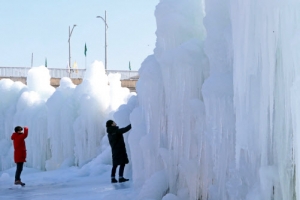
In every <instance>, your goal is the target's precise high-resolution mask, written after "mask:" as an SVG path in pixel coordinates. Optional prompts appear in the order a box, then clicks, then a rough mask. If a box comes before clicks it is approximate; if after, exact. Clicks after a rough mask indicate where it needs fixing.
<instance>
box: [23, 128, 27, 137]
mask: <svg viewBox="0 0 300 200" xmlns="http://www.w3.org/2000/svg"><path fill="white" fill-rule="evenodd" d="M27 136H28V127H27V126H25V127H24V134H23V138H24V139H25V138H27Z"/></svg>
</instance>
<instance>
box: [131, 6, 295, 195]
mask: <svg viewBox="0 0 300 200" xmlns="http://www.w3.org/2000/svg"><path fill="white" fill-rule="evenodd" d="M155 16H156V20H157V31H156V35H157V43H156V48H155V50H154V55H151V56H149V57H148V58H146V59H145V61H144V63H143V64H142V66H141V68H140V70H139V73H140V79H139V81H138V83H137V93H138V107H137V108H135V109H134V110H133V112H132V114H131V120H132V124H133V129H132V131H131V133H130V135H129V145H130V149H131V160H132V170H133V178H134V183H135V185H136V186H139V185H143V187H142V188H145V189H142V190H141V193H140V195H139V199H147V198H148V199H161V198H163V199H177V198H179V199H209V200H220V199H222V200H226V199H228V200H237V199H247V200H250V199H251V200H271V199H277V200H280V199H290V200H292V199H300V197H299V196H300V187H299V185H300V184H299V180H300V177H299V175H298V174H299V173H297V171H299V170H300V167H299V166H300V163H299V164H298V162H299V155H300V151H299V146H300V145H299V142H300V140H299V136H298V135H299V134H300V132H299V131H300V129H299V126H298V124H299V119H300V115H299V113H300V107H299V105H298V104H299V102H300V98H299V89H300V78H299V76H300V73H299V72H300V70H299V65H300V54H299V52H300V51H299V50H300V34H299V33H300V32H299V30H300V29H299V26H300V25H299V22H300V2H299V1H296V0H288V1H284V0H276V1H271V0H254V1H253V0H245V1H240V0H224V1H219V0H206V1H205V2H202V1H201V0H187V1H180V0H172V1H171V0H161V1H160V3H159V4H158V5H157V7H156V12H155ZM141 161H142V162H141ZM157 173H164V174H165V176H159V178H157ZM155 177H156V181H154V180H153V179H155ZM163 177H164V178H165V179H166V180H164V181H167V187H166V186H162V187H160V188H164V191H158V190H157V194H156V195H154V194H152V193H151V191H153V188H156V185H157V184H158V182H159V181H163V180H159V179H162V178H163ZM150 180H152V181H150ZM146 188H147V189H146ZM151 188H152V189H151Z"/></svg>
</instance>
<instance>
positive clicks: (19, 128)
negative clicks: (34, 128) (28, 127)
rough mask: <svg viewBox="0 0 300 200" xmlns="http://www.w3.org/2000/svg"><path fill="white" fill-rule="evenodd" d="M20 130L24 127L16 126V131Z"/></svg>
mask: <svg viewBox="0 0 300 200" xmlns="http://www.w3.org/2000/svg"><path fill="white" fill-rule="evenodd" d="M18 131H23V128H22V127H21V126H16V127H15V132H18Z"/></svg>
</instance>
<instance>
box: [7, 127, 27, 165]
mask: <svg viewBox="0 0 300 200" xmlns="http://www.w3.org/2000/svg"><path fill="white" fill-rule="evenodd" d="M27 136H28V128H27V127H24V133H13V134H12V136H11V139H12V140H13V141H14V149H15V153H14V159H15V163H18V162H26V145H25V138H27Z"/></svg>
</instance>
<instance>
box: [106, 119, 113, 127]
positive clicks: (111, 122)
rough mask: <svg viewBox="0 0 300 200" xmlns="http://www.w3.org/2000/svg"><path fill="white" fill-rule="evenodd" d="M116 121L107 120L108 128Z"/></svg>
mask: <svg viewBox="0 0 300 200" xmlns="http://www.w3.org/2000/svg"><path fill="white" fill-rule="evenodd" d="M113 123H114V121H113V120H108V121H107V122H106V128H107V127H111V125H112V124H113Z"/></svg>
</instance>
